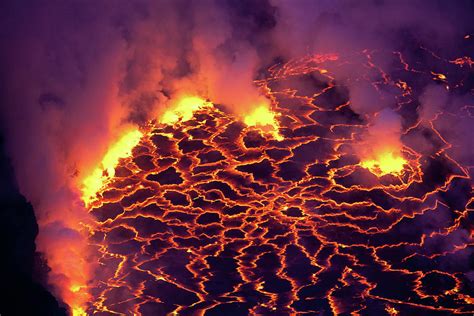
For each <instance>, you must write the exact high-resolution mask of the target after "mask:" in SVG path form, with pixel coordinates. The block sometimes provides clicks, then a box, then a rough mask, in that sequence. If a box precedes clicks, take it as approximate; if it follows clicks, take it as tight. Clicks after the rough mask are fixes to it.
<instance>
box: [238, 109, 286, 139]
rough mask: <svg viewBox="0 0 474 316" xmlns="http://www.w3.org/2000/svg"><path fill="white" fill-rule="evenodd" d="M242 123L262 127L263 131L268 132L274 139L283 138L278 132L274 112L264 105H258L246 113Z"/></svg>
mask: <svg viewBox="0 0 474 316" xmlns="http://www.w3.org/2000/svg"><path fill="white" fill-rule="evenodd" d="M244 123H245V124H247V126H259V127H263V131H264V132H270V133H271V134H272V135H273V137H274V138H275V139H276V140H283V137H282V136H281V135H280V134H279V133H278V121H277V120H276V117H275V113H273V112H272V111H270V109H269V108H268V107H267V106H265V105H261V106H258V107H257V108H256V109H255V110H254V111H253V112H252V113H250V114H248V115H246V116H245V117H244Z"/></svg>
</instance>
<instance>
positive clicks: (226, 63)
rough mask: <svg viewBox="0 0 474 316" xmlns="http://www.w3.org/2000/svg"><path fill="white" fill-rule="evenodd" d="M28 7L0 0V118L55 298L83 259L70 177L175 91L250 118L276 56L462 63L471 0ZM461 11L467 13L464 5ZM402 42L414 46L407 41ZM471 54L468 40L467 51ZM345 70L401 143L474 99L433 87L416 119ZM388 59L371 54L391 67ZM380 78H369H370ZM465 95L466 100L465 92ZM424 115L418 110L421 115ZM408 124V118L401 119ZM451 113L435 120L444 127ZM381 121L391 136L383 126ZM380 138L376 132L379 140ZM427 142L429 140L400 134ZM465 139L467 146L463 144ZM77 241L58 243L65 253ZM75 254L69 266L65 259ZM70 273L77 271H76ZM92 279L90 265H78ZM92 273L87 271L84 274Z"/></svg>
mask: <svg viewBox="0 0 474 316" xmlns="http://www.w3.org/2000/svg"><path fill="white" fill-rule="evenodd" d="M456 4H457V6H454V5H452V2H450V1H431V0H427V1H422V0H419V1H376V0H374V1H287V0H273V1H240V0H235V1H121V2H111V1H102V2H100V1H99V2H97V1H86V2H84V1H67V2H64V1H39V2H38V1H35V2H34V1H31V2H28V1H25V2H17V1H11V3H3V4H2V5H1V6H2V7H1V8H0V12H2V13H0V16H1V20H2V22H0V23H2V24H3V25H2V27H1V31H0V32H1V34H2V36H1V40H2V48H3V49H2V51H1V53H0V63H1V67H2V69H3V72H2V75H1V83H2V84H1V85H0V87H1V89H2V92H1V97H2V101H1V113H2V116H1V122H2V128H3V133H4V134H5V135H6V140H7V147H8V150H9V154H10V157H11V159H12V162H13V164H14V167H15V172H16V178H17V181H18V183H19V186H20V189H21V191H22V193H23V194H24V195H25V196H26V197H27V199H28V200H29V201H31V203H32V204H33V206H34V208H35V210H36V213H37V218H38V221H39V225H40V233H39V236H38V240H37V243H38V247H39V250H40V251H41V252H43V253H44V254H45V256H46V259H47V260H48V264H49V265H50V267H51V268H52V271H51V273H50V276H49V280H50V283H51V285H52V286H53V287H54V289H55V291H56V294H58V295H59V296H60V298H63V299H64V296H65V295H67V293H63V292H61V291H60V290H59V288H61V287H62V284H68V279H69V278H70V277H71V276H70V275H67V274H66V273H65V271H81V269H82V270H83V269H87V268H86V267H85V266H83V265H82V263H81V260H85V259H84V258H85V255H84V254H85V253H87V249H86V247H85V243H84V238H85V237H84V236H83V235H82V234H81V233H80V232H79V231H78V229H80V228H81V227H80V226H78V225H77V223H78V222H81V221H82V222H85V223H87V215H86V212H85V210H84V207H83V206H82V203H81V201H80V198H79V194H78V191H77V185H76V181H77V175H78V174H84V173H87V172H88V171H90V170H91V168H92V167H93V166H94V165H95V164H96V163H97V162H98V161H99V160H100V158H101V156H102V155H103V153H104V151H105V150H106V147H107V145H108V143H109V141H110V140H111V139H113V138H114V137H116V136H117V135H118V134H119V133H120V132H121V131H122V130H123V129H124V128H126V126H127V125H129V124H140V123H143V122H145V121H147V120H149V119H152V118H155V117H156V116H157V115H158V114H159V113H160V112H162V111H163V109H164V108H165V107H166V106H167V104H168V103H169V102H170V100H172V99H173V98H174V97H176V96H179V95H180V94H183V93H197V94H200V95H203V96H206V97H208V98H210V99H211V100H212V101H213V102H215V103H222V104H224V105H227V106H229V108H230V109H233V110H234V111H235V112H236V113H237V114H241V113H245V112H247V111H249V110H250V109H252V107H255V106H256V105H257V104H260V103H262V102H267V103H268V102H269V101H268V100H266V99H265V98H264V97H263V96H262V94H261V92H259V91H258V90H257V88H256V87H255V86H254V85H253V82H252V81H253V80H254V79H255V78H258V77H259V76H260V75H261V74H262V72H263V71H264V70H265V69H266V68H267V67H268V66H269V65H271V64H273V63H274V62H276V61H286V60H289V59H290V58H297V57H302V56H303V55H305V54H313V53H327V52H330V53H336V54H339V55H341V56H347V55H350V54H351V53H353V52H361V51H362V50H368V51H371V50H384V51H388V52H392V51H401V52H403V53H404V54H405V55H406V56H411V55H413V54H415V53H414V48H417V49H418V48H419V47H420V46H424V47H429V48H430V49H432V50H433V51H436V52H437V53H438V54H439V55H442V56H445V57H446V58H455V57H459V55H460V54H461V55H462V48H461V44H460V42H461V41H462V38H463V37H464V35H466V34H469V33H473V30H472V26H471V24H472V23H471V18H472V13H473V12H474V5H473V3H472V2H470V1H464V2H462V1H458V2H457V3H456ZM461 4H462V5H461ZM407 43H408V44H407ZM471 46H472V45H471ZM353 58H354V61H355V62H354V63H353V64H351V65H348V66H347V67H345V68H343V71H341V70H339V72H338V73H336V75H337V77H336V80H337V81H338V82H340V83H342V84H344V85H346V86H347V87H348V88H349V96H350V102H351V107H352V109H353V110H354V111H355V112H356V113H357V114H359V115H361V116H362V117H365V118H367V119H369V120H372V119H374V117H376V116H375V115H374V114H376V113H378V112H381V111H382V112H383V113H382V114H380V115H378V121H374V124H373V126H374V128H375V129H376V130H377V129H379V132H381V133H382V134H383V133H389V136H388V137H391V138H394V139H395V141H397V142H398V141H400V136H401V133H402V131H403V128H402V127H404V126H406V122H405V121H404V120H412V119H413V118H415V119H416V116H417V115H419V117H420V118H421V119H424V120H425V123H426V122H428V121H429V120H430V119H432V118H433V116H434V115H436V113H437V112H438V111H439V110H440V109H446V108H447V107H451V108H453V107H454V108H458V107H461V106H463V105H466V104H470V105H473V97H472V91H470V92H469V91H466V93H465V94H464V95H457V96H453V95H450V92H449V91H446V90H445V89H444V88H443V87H442V86H439V85H438V86H437V85H433V84H432V83H431V82H432V81H431V80H430V83H428V80H426V82H417V83H416V84H417V88H418V89H419V90H420V91H423V93H422V96H421V97H420V100H419V105H415V107H414V111H413V113H410V114H409V115H408V116H405V115H403V116H401V115H399V114H397V113H396V111H395V110H394V109H395V106H396V100H395V98H394V95H393V94H392V92H391V91H376V89H375V88H374V87H373V86H372V85H367V84H365V83H362V82H361V81H354V80H352V79H351V78H355V77H357V76H358V75H359V74H360V73H361V67H363V66H362V65H361V63H358V62H357V58H358V57H357V55H354V57H353ZM392 58H393V59H391V58H387V59H385V60H377V62H378V64H379V65H382V66H383V67H384V69H385V71H386V72H387V73H390V72H391V71H392V70H394V69H393V60H394V59H395V58H396V56H395V55H393V56H392ZM378 76H379V74H377V73H374V74H373V78H369V79H371V80H377V79H379V78H378ZM469 93H470V94H469ZM417 109H418V111H417ZM407 117H408V118H407ZM453 119H455V118H454V117H446V118H445V119H444V120H443V126H445V129H446V130H448V129H449V128H451V127H452V120H453ZM387 124H388V125H389V126H392V127H393V128H390V129H387V128H386V126H387ZM469 128H471V126H470V125H469V124H468V122H465V123H462V124H456V128H455V129H454V130H453V129H451V132H448V131H447V132H448V135H449V137H450V138H451V141H453V143H454V144H455V146H454V148H453V151H455V153H456V155H459V156H460V157H462V158H463V159H464V160H465V161H466V162H467V163H468V164H469V163H470V164H472V161H469V159H471V160H472V157H473V156H474V155H472V148H474V146H472V139H466V137H462V136H460V135H463V134H464V135H466V131H468V130H469ZM376 130H373V131H372V134H374V133H378V132H377V131H376ZM404 141H406V142H411V143H412V144H413V143H417V144H418V146H424V147H426V148H429V147H430V144H429V142H430V140H429V139H404ZM463 144H470V146H469V147H470V148H471V149H470V151H471V152H466V151H465V150H464V151H463V150H459V146H461V145H463ZM66 244H68V245H77V247H66V246H65V245H66ZM65 258H70V260H64V259H65ZM71 266H72V268H71ZM85 272H86V274H88V275H89V276H90V275H91V273H92V271H85ZM86 277H87V276H86Z"/></svg>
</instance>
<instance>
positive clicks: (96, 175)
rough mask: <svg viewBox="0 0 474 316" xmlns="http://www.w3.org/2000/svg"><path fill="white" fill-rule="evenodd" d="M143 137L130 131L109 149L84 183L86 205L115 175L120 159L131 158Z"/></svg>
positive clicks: (83, 191) (83, 192)
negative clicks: (133, 150) (134, 148)
mask: <svg viewBox="0 0 474 316" xmlns="http://www.w3.org/2000/svg"><path fill="white" fill-rule="evenodd" d="M141 137H142V133H141V132H140V131H139V130H133V131H130V132H128V133H127V134H125V135H124V136H122V138H120V139H119V140H118V141H117V142H116V143H115V144H113V145H112V146H111V147H110V148H109V150H108V151H107V153H106V154H105V156H104V158H103V159H102V161H101V163H100V165H99V166H98V167H97V168H95V169H94V171H93V172H92V173H91V174H90V175H89V176H88V177H86V178H85V179H84V181H83V182H82V184H83V186H82V199H83V200H84V202H85V203H86V204H88V203H89V202H90V201H91V200H92V198H93V197H94V196H95V194H96V193H97V192H98V191H99V190H100V188H102V186H103V185H104V183H105V181H106V180H107V179H108V178H110V177H113V176H114V175H115V167H116V166H117V164H118V162H119V160H120V158H124V157H128V156H130V154H131V152H132V149H133V147H135V146H136V145H137V144H138V143H139V142H140V139H141Z"/></svg>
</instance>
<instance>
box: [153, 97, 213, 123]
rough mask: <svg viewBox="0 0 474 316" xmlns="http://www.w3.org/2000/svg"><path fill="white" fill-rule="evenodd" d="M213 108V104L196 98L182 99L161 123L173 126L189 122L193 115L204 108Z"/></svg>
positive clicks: (165, 114) (168, 111)
mask: <svg viewBox="0 0 474 316" xmlns="http://www.w3.org/2000/svg"><path fill="white" fill-rule="evenodd" d="M209 106H212V103H210V102H208V101H206V100H204V99H202V98H199V97H195V96H191V97H184V98H181V99H180V100H179V101H178V102H177V103H176V105H175V106H174V107H172V108H171V109H169V110H167V111H166V112H165V113H164V114H163V115H162V117H161V118H160V123H163V124H173V123H176V122H178V121H179V120H181V121H189V120H190V119H191V118H192V117H193V113H194V112H196V111H197V110H199V109H202V108H204V107H209Z"/></svg>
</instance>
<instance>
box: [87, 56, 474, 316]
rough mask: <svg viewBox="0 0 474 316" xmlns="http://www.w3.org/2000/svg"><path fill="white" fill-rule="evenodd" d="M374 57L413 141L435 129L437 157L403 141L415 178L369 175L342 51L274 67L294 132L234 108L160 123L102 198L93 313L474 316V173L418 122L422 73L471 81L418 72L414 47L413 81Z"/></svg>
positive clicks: (97, 212)
mask: <svg viewBox="0 0 474 316" xmlns="http://www.w3.org/2000/svg"><path fill="white" fill-rule="evenodd" d="M376 54H377V53H376V52H373V53H372V52H363V53H361V54H360V55H359V56H358V59H359V60H360V59H361V58H362V59H363V60H364V61H363V63H364V64H365V65H366V69H367V72H368V73H369V72H370V73H374V74H377V77H379V78H380V80H379V81H377V82H374V83H373V84H374V86H377V87H378V88H381V89H382V88H384V87H385V88H387V87H389V88H391V89H394V90H396V91H397V94H398V96H397V107H396V108H395V111H396V112H397V113H399V114H401V115H404V116H405V117H409V118H410V117H413V119H411V120H410V119H408V120H407V121H408V123H407V124H404V126H403V132H402V134H403V135H402V139H403V137H408V136H412V135H417V134H420V135H421V134H424V135H429V137H430V139H431V140H432V142H433V144H435V145H434V146H435V150H433V151H432V152H431V153H429V154H427V153H426V152H419V151H418V149H417V148H411V147H409V144H406V143H404V146H403V148H401V155H402V156H403V159H404V160H403V161H404V162H405V163H404V164H403V169H402V170H401V171H398V172H395V173H393V172H392V173H391V172H387V173H383V172H377V171H376V170H375V169H371V168H367V166H366V165H364V164H363V163H362V162H361V159H360V158H359V157H358V156H357V155H356V154H355V153H354V151H353V150H352V145H353V144H354V143H357V142H360V141H361V137H362V136H361V135H363V134H364V132H365V131H366V130H367V127H368V126H367V124H368V123H367V121H366V120H365V119H364V117H362V116H360V115H357V114H356V113H354V112H353V110H351V107H350V102H349V98H348V95H347V91H346V90H345V88H344V86H343V85H339V84H338V82H336V81H335V79H334V78H333V75H332V71H335V70H336V69H339V68H342V67H344V65H345V64H347V62H348V61H347V60H343V59H342V58H340V57H338V56H332V55H323V56H312V57H308V58H303V59H300V60H295V61H292V62H289V63H287V64H283V65H277V66H274V67H272V68H270V69H269V71H268V74H267V76H266V78H265V79H262V80H258V81H257V82H256V84H257V85H258V86H260V88H261V89H262V91H264V93H265V94H266V95H267V97H268V98H269V99H270V100H271V101H272V107H271V109H272V112H274V113H276V116H275V118H276V120H277V121H278V134H279V136H281V137H276V136H275V135H276V133H275V132H274V133H271V132H268V130H266V131H265V130H262V129H259V127H258V126H247V125H246V124H245V123H244V122H242V121H241V120H239V119H236V116H235V115H234V114H232V113H231V112H229V110H227V109H226V108H225V107H223V106H220V105H214V106H209V107H202V108H199V109H197V110H196V111H195V112H194V115H193V116H192V117H191V118H190V119H189V120H180V121H178V122H175V123H173V124H161V123H157V122H150V124H148V125H147V126H143V127H142V128H141V133H142V136H141V139H140V140H139V143H138V145H137V146H135V147H134V148H133V150H132V151H131V154H130V155H129V156H128V157H125V158H123V159H121V160H120V162H119V163H118V165H117V167H116V169H115V175H114V176H113V177H111V178H110V179H108V180H107V181H106V183H105V185H104V186H102V187H101V189H100V190H99V192H98V193H97V195H96V196H95V197H94V198H92V199H91V201H90V203H89V204H88V208H89V210H90V213H91V214H92V215H93V217H94V218H95V219H96V225H95V226H94V227H93V228H91V229H92V232H91V236H90V244H91V246H92V247H94V248H95V249H96V251H97V252H98V253H99V256H98V262H99V267H98V269H97V272H96V277H95V278H94V283H93V284H92V285H90V286H89V292H90V294H91V296H92V298H93V299H92V302H91V305H90V306H89V307H87V309H86V310H87V312H88V313H90V314H94V315H113V314H120V315H140V314H141V315H166V314H173V313H174V314H179V315H248V314H251V315H295V314H298V315H333V314H343V315H349V314H351V313H352V314H353V315H359V314H360V315H414V314H418V315H451V314H456V313H464V314H468V315H472V313H474V297H473V295H472V293H473V285H472V281H470V280H469V278H468V277H467V276H466V275H465V273H467V272H468V271H469V269H468V268H467V267H465V266H464V265H463V264H461V263H460V262H461V261H462V262H465V261H466V260H468V259H467V258H469V256H471V260H472V254H471V253H472V245H473V244H472V235H473V233H472V232H473V226H472V220H473V218H474V217H473V214H472V207H473V204H474V203H473V198H472V186H471V180H470V174H469V173H470V168H469V166H463V165H461V164H460V163H458V162H457V161H456V160H455V159H454V158H452V157H451V156H450V154H449V148H450V144H449V142H448V141H449V140H446V139H444V138H443V136H442V135H441V134H440V132H439V131H438V130H437V127H436V126H437V125H436V124H437V120H441V119H442V114H441V115H439V116H436V118H434V119H433V121H430V122H429V124H425V125H422V124H420V122H418V121H417V119H416V116H414V115H412V116H410V115H411V114H410V113H414V111H416V105H415V104H414V100H415V99H416V98H417V95H415V93H414V92H413V90H412V88H411V86H412V84H413V83H412V82H410V80H411V78H412V77H416V76H422V77H423V76H424V78H429V80H434V81H436V82H438V83H440V84H445V85H447V86H449V87H451V88H454V86H455V85H456V84H458V83H459V82H460V81H461V79H459V78H458V79H456V80H457V81H456V82H448V81H449V75H448V79H446V77H445V76H444V75H443V76H444V78H443V77H441V76H439V74H436V73H435V74H434V73H433V72H431V71H430V70H429V69H418V70H416V73H415V70H414V69H413V68H412V67H411V66H409V65H408V63H407V62H405V61H404V59H403V56H402V55H401V54H400V53H395V54H393V55H394V56H395V57H396V60H397V62H398V63H399V72H396V73H391V74H385V73H384V72H383V69H382V68H381V67H379V66H377V65H376V63H375V61H373V58H374V56H376ZM391 54H392V53H391ZM433 58H434V57H433ZM348 60H349V59H348ZM439 62H440V63H443V61H439ZM445 64H446V65H445V66H446V67H447V69H449V67H456V69H465V70H466V71H469V69H468V68H467V67H461V68H460V64H457V63H455V62H445ZM461 66H465V65H464V64H461ZM328 69H331V70H328ZM433 76H434V78H432V77H433ZM366 77H373V76H367V74H361V77H360V78H358V80H365V78H366ZM353 80H356V79H355V78H353ZM471 113H472V108H463V109H459V112H458V113H450V115H459V116H462V117H464V118H468V119H469V118H470V117H471ZM372 165H373V164H372ZM379 171H380V170H379Z"/></svg>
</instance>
